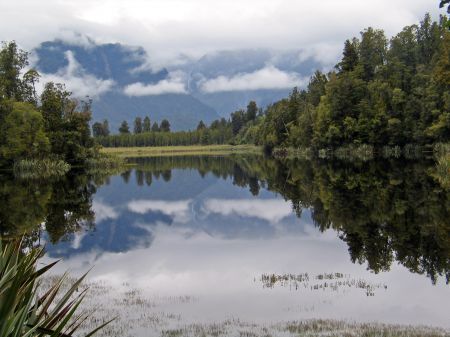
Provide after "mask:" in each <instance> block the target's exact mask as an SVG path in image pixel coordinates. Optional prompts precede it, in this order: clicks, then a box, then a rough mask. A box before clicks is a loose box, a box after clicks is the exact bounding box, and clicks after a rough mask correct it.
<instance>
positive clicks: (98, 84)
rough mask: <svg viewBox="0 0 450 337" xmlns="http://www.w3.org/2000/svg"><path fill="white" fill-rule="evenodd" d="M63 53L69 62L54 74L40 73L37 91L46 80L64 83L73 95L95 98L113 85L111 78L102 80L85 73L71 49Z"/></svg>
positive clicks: (40, 89) (41, 88)
mask: <svg viewBox="0 0 450 337" xmlns="http://www.w3.org/2000/svg"><path fill="white" fill-rule="evenodd" d="M65 55H66V58H67V61H68V63H69V64H68V65H67V67H65V68H63V69H60V70H59V71H58V72H57V73H56V74H45V73H43V74H41V79H40V88H38V91H42V90H43V87H44V84H45V83H47V82H55V83H64V84H65V85H66V88H67V90H69V91H71V92H72V93H73V96H74V97H79V98H81V97H85V96H89V97H91V98H95V97H98V96H100V95H102V94H104V93H106V92H108V91H110V90H111V89H112V88H113V86H114V85H115V82H114V81H113V80H102V79H99V78H96V77H95V76H93V75H90V74H87V73H85V72H84V70H83V68H82V67H81V65H80V64H79V63H78V62H77V60H76V59H75V56H74V55H73V53H72V51H67V52H66V53H65Z"/></svg>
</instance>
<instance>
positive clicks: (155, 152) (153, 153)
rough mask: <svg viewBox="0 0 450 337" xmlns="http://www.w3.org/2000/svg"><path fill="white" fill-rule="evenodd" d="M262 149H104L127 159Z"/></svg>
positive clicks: (253, 147)
mask: <svg viewBox="0 0 450 337" xmlns="http://www.w3.org/2000/svg"><path fill="white" fill-rule="evenodd" d="M261 151H262V150H261V148H260V147H257V146H253V145H189V146H155V147H114V148H112V147H110V148H102V149H101V152H102V153H104V154H110V155H116V156H119V157H125V158H134V157H157V156H183V155H229V154H233V153H259V152H261Z"/></svg>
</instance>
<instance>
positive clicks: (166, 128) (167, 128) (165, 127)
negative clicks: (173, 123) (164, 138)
mask: <svg viewBox="0 0 450 337" xmlns="http://www.w3.org/2000/svg"><path fill="white" fill-rule="evenodd" d="M159 130H160V131H161V132H170V123H169V121H168V120H167V119H163V120H162V121H161V124H160V126H159Z"/></svg>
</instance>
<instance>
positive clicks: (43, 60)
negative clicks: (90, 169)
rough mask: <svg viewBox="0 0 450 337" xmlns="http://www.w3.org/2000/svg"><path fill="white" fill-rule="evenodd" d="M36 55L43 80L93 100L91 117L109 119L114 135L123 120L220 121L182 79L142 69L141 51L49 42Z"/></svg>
mask: <svg viewBox="0 0 450 337" xmlns="http://www.w3.org/2000/svg"><path fill="white" fill-rule="evenodd" d="M34 53H35V58H36V67H37V69H38V70H39V71H40V72H41V73H42V75H43V79H42V81H41V82H46V81H49V80H50V81H54V82H61V83H66V85H67V88H68V89H69V90H71V91H72V92H73V94H74V96H79V97H84V96H86V95H89V96H90V97H92V98H93V119H94V120H103V119H104V118H107V119H108V120H109V121H110V125H111V128H112V130H113V131H115V130H117V127H118V126H119V124H120V122H121V121H122V120H127V121H128V122H129V123H130V122H132V121H133V120H134V118H135V117H136V116H142V117H144V116H146V115H149V116H150V118H151V120H152V121H161V120H162V119H164V118H167V119H168V120H169V121H170V123H171V125H172V129H174V130H181V129H192V128H195V127H196V126H197V124H198V121H199V120H201V119H202V120H204V121H206V122H211V121H213V120H214V119H216V118H218V115H217V113H216V111H215V110H214V109H213V108H211V107H210V106H208V105H206V104H204V103H202V102H201V101H199V100H198V99H197V98H195V97H193V96H192V95H189V94H188V92H187V91H186V90H185V87H184V84H183V83H182V82H180V79H178V78H174V77H173V74H169V72H168V71H167V70H166V69H162V70H157V71H153V70H152V69H149V68H147V67H145V62H146V53H145V51H144V50H143V49H142V48H130V47H127V46H123V45H120V44H103V45H96V44H94V43H92V44H90V45H83V46H80V45H74V44H68V43H64V42H62V41H53V42H44V43H42V44H41V45H40V46H39V47H38V48H37V49H35V50H34ZM180 83H181V85H180Z"/></svg>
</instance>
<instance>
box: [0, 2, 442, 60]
mask: <svg viewBox="0 0 450 337" xmlns="http://www.w3.org/2000/svg"><path fill="white" fill-rule="evenodd" d="M438 5H439V4H438V1H431V0H396V1H392V0H341V1H336V0H323V1H311V0H241V1H230V0H214V1H211V0H129V1H127V2H126V4H125V3H124V2H123V1H122V0H77V1H75V0H64V1H61V0H46V1H35V0H15V1H7V0H5V1H0V40H13V39H14V40H16V41H18V43H19V44H20V45H22V46H24V48H26V49H31V48H33V47H34V46H36V45H38V44H39V43H40V42H42V41H46V40H52V39H54V38H56V37H63V38H64V35H67V34H66V33H64V32H65V31H76V32H79V33H81V34H86V35H88V36H91V37H93V38H94V40H95V41H96V42H122V43H125V44H129V45H142V46H144V47H145V48H146V49H147V51H148V52H149V55H151V59H152V60H158V61H161V62H162V61H164V60H167V59H168V58H169V55H177V54H179V53H184V54H186V55H202V54H204V53H205V52H210V51H213V50H223V49H242V48H267V47H268V48H273V49H311V48H314V46H317V44H318V43H320V44H321V46H328V47H332V49H333V50H332V54H333V55H339V53H340V52H341V50H342V46H343V42H344V41H345V39H347V38H351V37H353V36H357V35H359V32H360V31H361V30H363V29H364V28H366V27H367V26H373V27H376V28H382V29H384V30H385V31H386V33H387V35H388V36H390V35H393V34H395V33H397V32H398V31H400V30H401V29H402V27H403V26H405V25H410V24H413V23H417V22H418V21H419V20H420V19H421V18H422V17H423V15H424V14H425V12H427V11H428V12H431V14H432V15H433V16H434V17H435V18H437V16H438V14H439V13H441V14H444V13H445V10H443V9H442V10H440V9H439V8H438ZM66 38H69V39H73V37H66ZM81 42H82V41H81ZM319 47H320V46H318V47H317V48H319ZM319 49H321V50H322V52H321V53H320V55H322V56H324V57H326V56H327V52H326V50H325V49H322V48H319Z"/></svg>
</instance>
